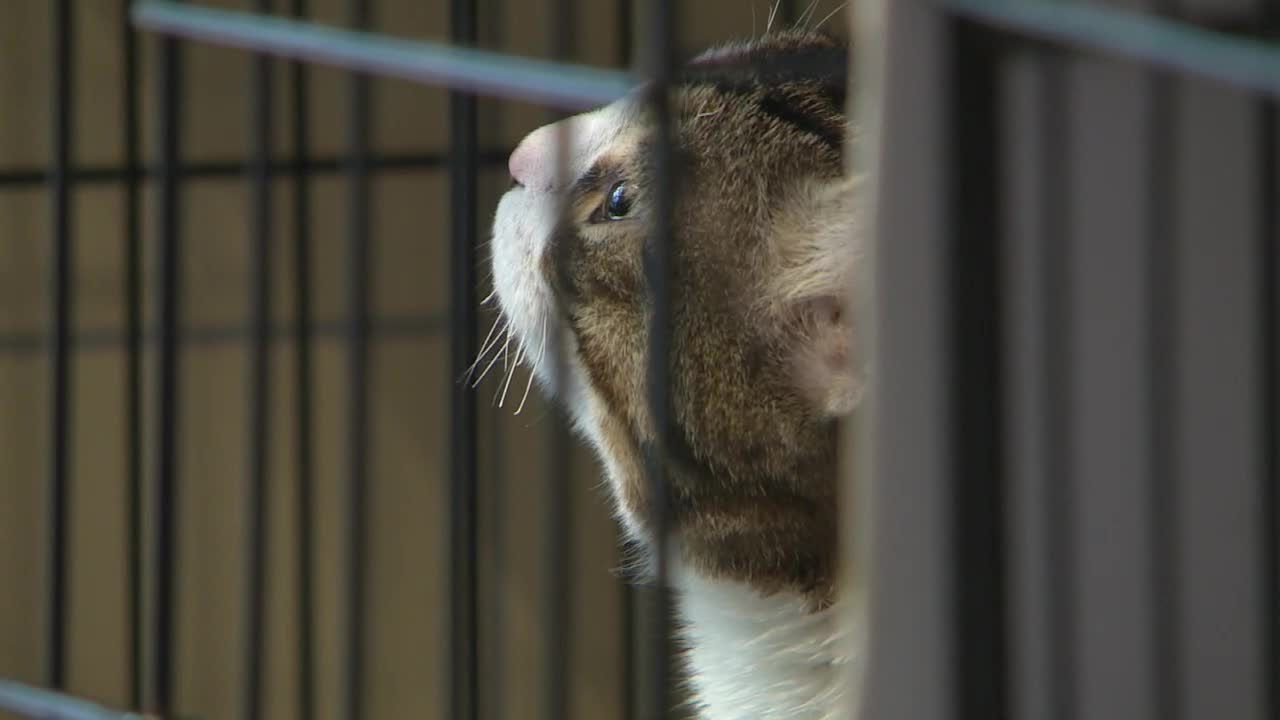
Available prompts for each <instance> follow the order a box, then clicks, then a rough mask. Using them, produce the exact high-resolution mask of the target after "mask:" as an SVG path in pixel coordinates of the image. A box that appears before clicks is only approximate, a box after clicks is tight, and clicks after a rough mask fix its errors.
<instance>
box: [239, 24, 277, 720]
mask: <svg viewBox="0 0 1280 720" xmlns="http://www.w3.org/2000/svg"><path fill="white" fill-rule="evenodd" d="M271 5H272V3H271V0H257V3H256V8H257V10H258V12H262V13H269V12H271ZM271 73H272V62H271V60H270V58H268V57H267V56H264V55H259V56H257V57H255V58H254V59H253V66H252V70H251V77H250V87H251V103H252V108H251V118H250V125H251V128H252V130H251V132H252V139H251V142H250V145H251V147H252V150H251V153H252V157H251V159H250V162H249V164H250V167H251V174H250V178H249V186H248V189H249V191H250V193H251V196H252V200H251V217H250V221H249V228H248V233H247V236H248V238H249V243H250V248H249V257H250V263H251V267H250V277H251V278H252V280H251V281H252V288H251V290H250V292H251V295H252V297H251V298H250V306H251V309H250V318H249V323H250V326H251V328H252V347H251V350H250V355H249V368H248V373H249V374H248V377H249V382H248V391H249V397H248V398H247V399H246V402H247V406H248V408H249V418H248V423H247V427H248V430H249V437H248V448H249V463H248V468H247V470H248V472H247V480H248V483H247V490H248V492H247V498H246V505H245V514H246V515H247V516H248V519H249V523H248V536H247V538H246V544H247V546H248V547H247V548H246V563H245V566H246V568H247V571H248V572H247V575H248V577H247V582H246V583H245V590H246V597H245V616H246V618H247V621H246V622H245V632H246V635H245V639H244V653H245V655H244V661H243V662H244V667H243V668H242V672H243V673H244V693H243V697H244V707H243V709H242V717H244V718H246V720H257V719H258V718H260V717H262V702H263V697H262V695H263V689H262V688H263V674H264V672H265V670H264V668H265V666H266V663H265V660H264V658H265V656H266V650H267V642H266V635H267V632H266V630H267V627H266V622H265V618H264V615H265V613H266V593H267V588H266V584H267V538H268V529H267V523H268V521H269V520H268V519H269V518H270V507H269V504H268V497H269V495H268V492H267V483H268V480H269V478H268V473H269V467H270V465H269V463H270V450H269V448H270V445H271V444H270V439H269V434H270V430H269V428H270V422H271V418H270V411H271V398H272V395H273V393H272V392H271V378H270V374H271V293H272V276H271V274H272V263H271V244H272V212H273V202H274V193H273V192H272V188H273V186H272V179H271V171H270V165H271V156H272V152H273V151H272V142H271V131H272V124H273V113H272V108H271V103H272V91H273V87H272V78H271Z"/></svg>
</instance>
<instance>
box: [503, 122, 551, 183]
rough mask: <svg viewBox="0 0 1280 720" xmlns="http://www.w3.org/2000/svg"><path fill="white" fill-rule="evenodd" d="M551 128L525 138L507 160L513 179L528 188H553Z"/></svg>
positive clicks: (548, 126)
mask: <svg viewBox="0 0 1280 720" xmlns="http://www.w3.org/2000/svg"><path fill="white" fill-rule="evenodd" d="M551 127H552V126H550V125H547V126H545V127H540V128H538V129H537V130H534V131H533V132H531V133H529V134H528V135H527V136H525V139H524V140H521V141H520V144H519V145H517V146H516V149H515V152H513V153H511V157H510V158H509V159H508V160H507V170H508V171H510V172H511V179H513V180H515V181H516V182H518V183H520V184H521V185H523V186H525V187H527V188H536V189H547V188H550V186H551V176H552V172H551V171H552V170H553V169H554V168H552V167H551V154H552V146H551V140H552V137H551V132H550V130H551Z"/></svg>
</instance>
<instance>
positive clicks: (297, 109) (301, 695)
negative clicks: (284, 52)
mask: <svg viewBox="0 0 1280 720" xmlns="http://www.w3.org/2000/svg"><path fill="white" fill-rule="evenodd" d="M290 10H291V12H292V13H293V16H294V17H297V18H303V17H305V16H306V15H307V1H306V0H292V3H291V8H290ZM307 79H308V73H307V69H306V66H305V65H304V64H303V63H300V62H294V63H291V64H290V67H289V92H290V95H291V96H292V100H293V107H292V113H291V114H290V118H289V121H290V128H289V131H290V134H291V135H292V137H293V171H292V177H291V180H292V185H293V207H292V210H293V305H294V318H293V333H294V339H293V342H294V356H293V361H294V366H293V372H294V379H293V381H294V406H293V410H294V418H293V423H294V437H293V441H294V446H293V451H294V465H295V472H296V479H295V482H296V488H295V501H296V503H297V504H296V508H295V510H296V513H297V520H296V522H297V539H296V541H297V549H296V555H295V557H297V562H298V573H297V588H296V595H297V613H298V631H297V632H298V650H297V652H298V671H297V672H298V714H299V716H300V717H302V718H304V719H309V718H313V717H315V716H316V706H315V703H316V688H315V674H316V672H315V633H316V629H317V627H318V623H317V622H316V611H315V602H314V600H313V598H314V592H315V450H314V440H313V438H314V434H313V433H314V424H313V422H312V419H311V417H312V412H313V403H312V398H311V388H312V383H313V379H314V370H313V364H312V359H311V341H312V336H313V320H312V312H313V309H312V301H311V182H310V180H309V179H308V178H309V176H310V175H311V174H312V173H313V172H315V169H314V166H313V163H312V158H311V132H310V129H311V123H310V121H309V120H308V111H309V108H308V106H307V102H308V98H309V97H310V93H309V92H308V82H307Z"/></svg>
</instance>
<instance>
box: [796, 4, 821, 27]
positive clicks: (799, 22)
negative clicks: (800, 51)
mask: <svg viewBox="0 0 1280 720" xmlns="http://www.w3.org/2000/svg"><path fill="white" fill-rule="evenodd" d="M821 1H822V0H813V2H811V3H809V7H807V8H805V9H804V12H802V13H800V17H798V18H796V27H807V26H806V25H805V23H807V22H808V21H809V18H811V17H813V13H814V11H815V10H817V9H818V3H820V2H821Z"/></svg>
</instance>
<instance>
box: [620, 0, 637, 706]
mask: <svg viewBox="0 0 1280 720" xmlns="http://www.w3.org/2000/svg"><path fill="white" fill-rule="evenodd" d="M617 20H618V25H617V33H618V65H619V66H621V67H632V66H633V65H634V64H635V63H636V58H635V31H634V21H635V2H634V0H618V16H617ZM637 595H638V590H637V588H636V587H635V586H634V585H633V584H632V583H629V582H628V583H624V584H623V587H622V668H621V669H622V673H621V675H622V717H623V718H624V720H636V717H637V712H636V711H637V698H636V675H637V670H636V649H637V646H638V643H637V642H636V620H637V617H638V614H637V611H638V606H639V603H638V601H637V600H638V598H637Z"/></svg>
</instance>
